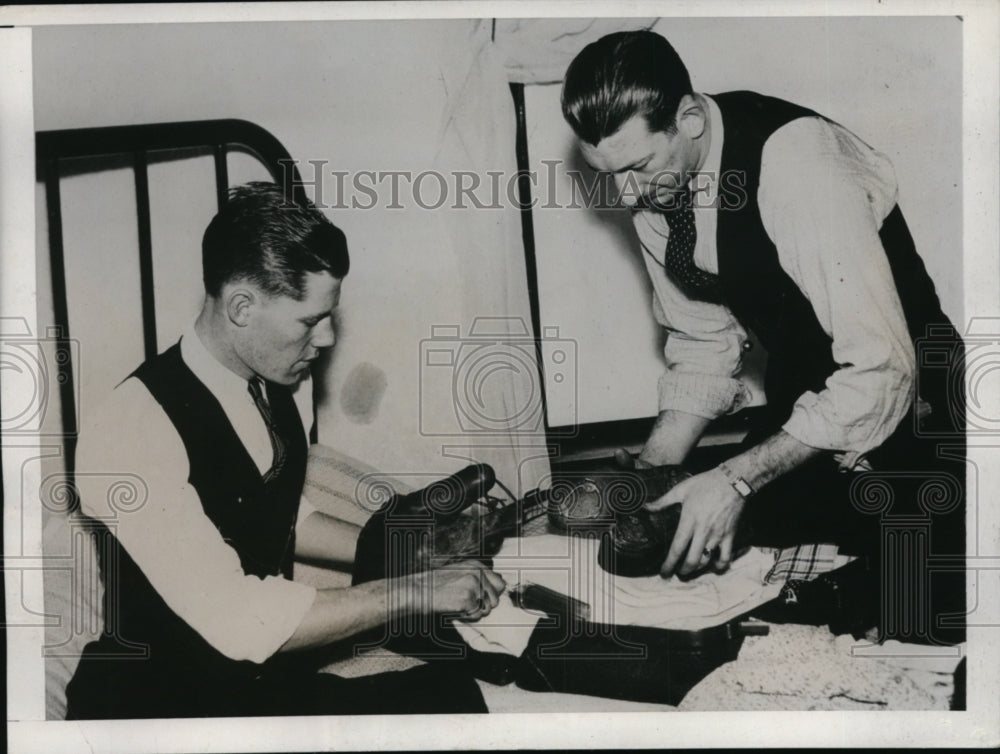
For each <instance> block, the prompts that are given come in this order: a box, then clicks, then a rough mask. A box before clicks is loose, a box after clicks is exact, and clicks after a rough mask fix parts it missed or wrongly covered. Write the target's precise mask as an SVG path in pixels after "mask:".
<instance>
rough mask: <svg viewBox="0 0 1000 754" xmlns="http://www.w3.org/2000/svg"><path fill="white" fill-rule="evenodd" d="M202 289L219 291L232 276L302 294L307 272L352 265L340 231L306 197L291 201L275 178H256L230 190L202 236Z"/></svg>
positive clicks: (340, 273) (341, 271) (337, 273)
mask: <svg viewBox="0 0 1000 754" xmlns="http://www.w3.org/2000/svg"><path fill="white" fill-rule="evenodd" d="M201 261H202V274H203V279H204V282H205V292H206V293H208V295H210V296H215V297H217V296H219V295H220V293H221V292H222V287H223V286H224V285H225V284H226V283H228V282H230V281H234V280H246V281H248V282H251V283H253V284H255V285H257V286H258V287H260V288H261V289H262V290H264V291H265V292H266V293H267V294H269V295H271V296H291V297H292V298H294V299H296V300H297V301H301V300H302V297H303V296H304V295H305V275H306V273H309V272H328V273H330V275H332V276H333V277H335V278H337V279H338V280H339V279H342V278H344V277H345V276H346V275H347V271H348V269H350V265H351V262H350V257H349V256H348V253H347V239H346V238H345V237H344V234H343V232H342V231H341V230H340V228H338V227H337V226H335V225H334V224H333V223H331V222H330V221H329V220H328V219H327V218H326V216H325V215H324V214H323V213H322V212H320V211H319V210H318V209H317V208H316V206H315V205H314V204H313V203H312V202H310V201H309V200H308V199H305V198H303V199H301V200H297V201H292V200H291V199H289V198H287V197H286V195H285V192H284V191H282V189H281V187H280V186H278V185H277V184H274V183H266V182H262V181H254V182H252V183H247V184H245V185H243V186H237V187H235V188H231V189H230V190H229V200H228V201H227V202H226V204H225V205H223V207H222V209H220V210H219V213H218V214H217V215H216V216H215V217H214V218H212V222H210V223H209V225H208V228H206V230H205V235H204V237H203V238H202V242H201Z"/></svg>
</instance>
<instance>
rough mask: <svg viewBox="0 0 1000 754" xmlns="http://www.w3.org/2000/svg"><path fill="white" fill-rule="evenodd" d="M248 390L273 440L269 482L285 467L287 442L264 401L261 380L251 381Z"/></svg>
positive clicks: (266, 478) (265, 478)
mask: <svg viewBox="0 0 1000 754" xmlns="http://www.w3.org/2000/svg"><path fill="white" fill-rule="evenodd" d="M248 388H249V390H250V397H251V398H253V402H254V405H255V406H257V410H258V411H260V415H261V418H263V419H264V424H266V425H267V434H268V435H269V436H270V438H271V450H273V451H274V454H273V458H272V461H271V468H270V469H269V470H268V471H267V473H266V474H264V481H265V482H268V481H270V480H271V479H273V478H274V477H276V476H277V475H278V474H279V473H281V469H282V467H284V465H285V460H286V458H287V455H288V453H287V450H286V448H285V441H284V440H282V439H281V435H280V434H278V428H277V426H276V425H275V423H274V416H273V415H272V414H271V407H270V406H269V405H268V403H267V401H265V400H264V392H263V391H262V390H261V388H260V380H259V379H257V378H256V377H255V378H254V379H252V380H250V381H249V383H248Z"/></svg>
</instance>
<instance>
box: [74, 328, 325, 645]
mask: <svg viewBox="0 0 1000 754" xmlns="http://www.w3.org/2000/svg"><path fill="white" fill-rule="evenodd" d="M181 357H182V358H183V360H184V363H185V364H186V365H187V366H188V368H190V369H191V371H192V372H193V373H194V375H195V376H196V377H197V378H198V379H199V380H200V381H201V382H202V383H203V384H204V385H205V386H206V387H207V388H208V389H209V391H210V392H211V393H212V395H214V396H215V397H216V398H217V399H218V401H219V403H220V404H221V405H222V409H223V411H224V412H225V414H226V417H227V418H228V419H229V421H230V422H231V423H232V425H233V428H234V429H235V430H236V434H237V435H238V436H239V438H240V439H241V440H242V442H243V444H244V445H245V447H246V449H247V451H248V452H249V454H250V456H251V457H252V458H253V460H254V463H256V464H257V468H258V469H259V470H260V471H261V473H262V474H263V473H264V472H266V471H267V470H268V468H270V466H271V461H272V458H273V450H272V447H271V441H270V436H269V435H268V431H267V426H266V425H265V423H264V419H263V418H262V417H261V415H260V412H259V411H258V410H257V407H256V406H255V405H254V402H253V399H252V397H251V396H250V393H249V391H248V389H247V381H246V380H245V379H243V378H242V377H240V376H239V375H237V374H235V373H233V372H231V371H230V370H228V369H227V368H226V367H224V366H223V365H222V364H220V363H219V362H218V361H216V359H215V358H214V357H213V356H212V355H211V354H210V353H209V352H208V350H207V349H206V348H205V346H204V345H203V344H202V342H201V340H200V339H199V338H198V335H197V334H196V333H195V331H194V328H193V327H190V328H188V330H187V331H186V332H185V334H184V336H183V337H182V339H181ZM294 397H295V403H296V406H297V408H298V410H299V413H300V415H301V417H302V422H303V427H309V426H311V424H312V386H311V384H310V382H309V381H308V379H307V380H305V381H304V382H303V383H300V384H299V386H298V389H297V390H296V392H295V396H294ZM96 416H97V418H96V419H95V420H94V421H93V423H92V424H91V425H90V426H88V427H85V428H84V431H83V433H81V437H80V446H79V450H78V453H77V485H78V487H79V489H80V495H81V508H82V510H83V512H84V513H86V514H87V515H88V516H91V517H93V518H97V519H100V520H102V521H105V522H106V523H107V525H108V527H109V529H110V530H111V531H112V533H114V535H115V536H116V537H117V538H118V541H119V542H120V543H121V545H122V547H124V548H125V550H126V551H127V552H128V554H129V556H131V558H132V559H133V560H134V561H135V562H136V564H137V565H138V566H139V568H140V569H142V572H143V574H144V575H145V576H146V578H147V579H149V582H150V584H152V586H153V588H154V589H156V591H157V592H158V593H159V595H160V596H161V597H162V598H163V600H164V601H165V602H166V603H167V605H168V606H169V607H170V609H171V610H173V611H174V612H175V613H177V615H178V616H180V617H181V618H182V619H183V620H184V621H185V622H186V623H188V624H189V625H190V626H191V627H192V628H194V629H195V630H196V631H197V632H198V633H199V634H201V636H202V637H203V638H204V639H205V640H206V641H207V642H208V643H209V644H211V645H212V646H213V647H215V648H216V649H217V650H219V651H220V652H221V653H222V654H224V655H225V656H227V657H230V658H232V659H234V660H252V661H254V662H263V661H264V660H266V659H267V658H268V657H270V656H271V655H272V654H273V653H274V652H275V651H277V650H278V649H279V648H280V647H281V645H282V644H284V643H285V641H286V640H287V639H288V638H289V637H290V636H291V635H292V633H294V631H295V629H296V628H297V627H298V625H299V623H300V622H301V621H302V618H303V617H304V616H305V614H306V612H307V611H308V610H309V608H310V607H311V606H312V603H313V600H314V599H315V596H316V590H315V589H314V588H312V587H310V586H306V585H304V584H299V583H296V582H293V581H289V580H288V579H285V578H282V577H280V576H268V577H266V578H263V579H261V578H258V577H256V576H248V575H246V574H245V573H244V572H243V569H242V567H241V566H240V559H239V555H238V554H237V553H236V550H234V549H233V548H232V547H231V546H230V545H229V544H227V543H226V542H225V541H224V540H223V538H222V535H221V534H220V533H219V530H218V529H217V528H216V527H215V525H214V524H213V523H212V521H211V520H210V519H209V518H208V516H207V515H206V514H205V512H204V509H203V508H202V504H201V500H200V498H199V497H198V493H197V492H196V491H195V489H194V487H192V486H191V485H190V484H189V483H188V474H189V468H190V467H189V463H188V457H187V452H186V451H185V449H184V444H183V442H182V441H181V438H180V436H179V435H178V434H177V430H176V429H175V428H174V426H173V424H172V423H171V422H170V420H169V419H168V418H167V415H166V414H165V413H164V412H163V409H162V408H161V407H160V405H159V403H157V402H156V399H155V398H153V396H152V395H151V394H150V393H149V391H148V390H147V389H146V386H145V385H144V384H143V383H142V382H141V381H140V380H138V379H137V378H135V377H132V378H129V379H127V380H125V381H124V382H123V383H122V384H121V385H119V386H118V387H117V388H116V389H115V390H114V392H113V393H112V395H111V397H110V398H109V400H108V401H107V402H106V404H105V406H104V407H103V408H102V410H100V411H99V412H97V413H96ZM123 475H134V476H131V477H127V476H123ZM116 477H117V478H121V479H124V480H126V482H127V483H138V484H139V485H140V486H141V485H143V484H144V485H145V491H144V492H140V496H139V499H140V500H142V499H143V498H144V499H145V502H143V503H142V504H139V503H138V501H137V503H136V505H135V506H130V507H129V508H128V510H116V509H115V508H114V507H112V505H111V504H109V501H108V497H109V492H108V491H109V489H110V488H111V487H112V486H113V485H114V484H115V479H116ZM136 480H141V481H138V482H136ZM301 502H302V504H301V505H300V508H299V517H298V524H299V525H301V523H302V521H303V520H304V519H305V518H306V517H307V516H308V515H309V514H310V513H312V512H313V511H314V510H315V509H314V508H312V507H311V506H309V505H308V504H307V503H306V502H305V500H304V499H303V500H302V501H301ZM126 638H139V637H126Z"/></svg>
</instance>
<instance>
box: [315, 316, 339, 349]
mask: <svg viewBox="0 0 1000 754" xmlns="http://www.w3.org/2000/svg"><path fill="white" fill-rule="evenodd" d="M336 342H337V333H336V331H335V330H334V328H333V317H327V318H326V319H324V320H323V321H322V322H320V323H319V324H318V325H316V329H314V330H313V334H312V344H313V346H314V347H315V348H330V347H331V346H332V345H333V344H334V343H336Z"/></svg>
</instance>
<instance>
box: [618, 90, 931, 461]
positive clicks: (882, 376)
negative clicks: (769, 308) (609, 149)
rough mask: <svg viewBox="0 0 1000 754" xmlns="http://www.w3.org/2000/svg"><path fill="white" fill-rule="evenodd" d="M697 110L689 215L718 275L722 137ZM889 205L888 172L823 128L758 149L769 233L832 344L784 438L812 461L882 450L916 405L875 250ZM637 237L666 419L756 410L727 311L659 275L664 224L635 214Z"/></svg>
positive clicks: (701, 254) (701, 263) (698, 257)
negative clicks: (662, 337) (662, 340)
mask: <svg viewBox="0 0 1000 754" xmlns="http://www.w3.org/2000/svg"><path fill="white" fill-rule="evenodd" d="M705 99H706V100H707V102H708V115H709V122H710V127H711V143H710V145H709V151H708V154H707V156H706V161H705V164H704V165H703V166H702V170H701V171H700V174H699V175H697V176H696V177H695V178H694V179H693V180H692V190H693V191H697V192H704V193H703V194H702V195H700V196H699V195H698V194H696V195H695V201H694V204H695V210H694V214H695V226H696V229H697V242H696V245H695V253H694V262H695V265H696V266H698V267H700V268H701V269H703V270H705V271H707V272H711V273H718V251H717V247H716V224H717V199H718V193H719V186H718V177H719V174H720V168H721V159H722V143H723V139H724V138H725V135H724V133H723V123H722V114H721V113H720V111H719V107H718V105H717V104H716V103H715V102H714V101H713V100H712V98H711V97H707V96H706V97H705ZM896 194H897V187H896V179H895V174H894V171H893V168H892V165H891V164H890V162H889V160H888V159H887V158H886V157H885V156H884V155H882V154H881V153H879V152H877V151H875V150H874V149H872V148H871V147H869V146H868V145H867V144H865V143H864V142H862V141H861V140H860V139H858V138H857V137H856V136H854V135H853V134H852V133H850V132H849V131H847V130H846V129H844V128H842V127H841V126H838V125H836V124H834V123H831V122H829V121H827V120H825V119H823V118H819V117H809V118H799V119H797V120H794V121H792V122H791V123H788V124H786V125H785V126H783V127H781V128H779V129H778V130H777V131H775V133H774V134H773V135H772V136H771V138H770V139H769V140H768V141H767V143H766V144H765V147H764V152H763V156H762V163H761V176H760V188H759V192H758V203H759V206H760V213H761V219H762V220H763V224H764V228H765V230H766V231H767V234H768V236H769V237H770V238H771V241H772V242H773V243H774V244H775V246H776V247H777V251H778V259H779V262H780V264H781V266H782V269H784V271H785V272H786V273H788V275H789V276H790V277H791V278H792V280H793V281H794V282H795V284H796V285H798V286H799V288H800V289H801V290H802V292H803V293H804V294H805V296H806V298H807V299H809V301H810V303H811V304H812V307H813V309H814V310H815V312H816V317H817V319H818V321H819V324H820V326H821V327H822V328H823V330H824V331H825V332H826V333H827V334H828V335H829V336H830V337H831V338H832V339H833V358H834V360H835V361H836V362H837V364H838V365H839V368H838V369H837V371H835V372H834V374H833V375H831V376H830V378H829V379H827V381H826V385H825V388H824V389H823V390H821V391H819V392H806V393H804V394H803V395H802V396H801V397H800V398H799V399H798V401H797V402H796V404H795V406H794V409H793V411H792V414H791V416H790V418H789V419H788V421H787V423H786V424H785V425H784V429H785V431H786V432H788V433H789V434H790V435H792V436H793V437H795V438H796V439H798V440H799V441H800V442H802V443H804V444H806V445H809V446H811V447H815V448H821V449H825V450H835V451H846V456H845V464H846V465H852V464H853V463H854V461H855V460H856V459H857V458H858V456H859V455H860V454H861V453H864V452H867V451H869V450H871V449H873V448H875V447H877V446H879V445H880V444H881V443H882V442H884V441H885V440H886V439H887V438H888V436H889V435H890V434H891V433H892V431H893V430H894V429H895V428H896V426H897V424H898V423H899V421H900V420H901V419H902V417H903V416H904V415H905V414H906V412H907V410H908V408H909V406H910V405H911V403H912V401H913V384H914V372H915V359H914V353H913V344H912V341H911V340H910V337H909V332H908V330H907V326H906V319H905V317H904V315H903V309H902V305H901V303H900V301H899V295H898V293H897V291H896V287H895V284H894V283H893V279H892V272H891V270H890V268H889V263H888V260H887V258H886V254H885V251H884V249H883V247H882V244H881V241H880V239H879V236H878V231H879V228H880V227H881V225H882V222H883V221H884V219H885V218H886V216H887V215H888V214H889V212H890V211H891V210H892V208H893V207H894V206H895V204H896ZM633 223H634V225H635V228H636V231H637V233H638V235H639V241H640V243H641V244H642V245H643V247H644V250H645V251H646V252H648V253H645V254H643V258H644V259H645V261H646V268H647V270H648V272H649V276H650V279H651V280H652V283H653V312H654V316H655V318H656V320H657V322H659V323H660V324H661V325H662V326H663V327H665V328H666V329H667V331H668V336H667V341H666V345H665V346H664V355H665V357H666V362H667V370H666V372H665V373H664V375H663V376H662V377H661V379H660V383H659V408H660V410H661V411H663V410H666V409H675V410H679V411H683V412H686V413H690V414H695V415H698V416H703V417H706V418H715V417H717V416H720V415H722V414H725V413H730V412H734V411H737V410H738V409H740V408H742V407H743V406H744V405H746V404H747V402H748V401H749V399H750V398H751V396H750V393H749V387H748V386H747V385H745V384H744V383H743V382H742V381H741V380H740V379H739V375H740V367H741V356H742V353H743V345H744V343H745V342H746V341H747V334H746V331H745V330H744V329H743V327H742V326H741V325H740V323H739V322H738V321H737V320H736V319H735V317H734V316H733V314H732V312H731V311H730V310H729V309H728V308H726V307H725V306H722V305H718V304H712V303H706V302H703V301H696V300H692V299H690V298H688V297H687V296H686V295H685V294H684V292H683V291H682V290H681V289H680V288H679V287H678V286H677V285H675V284H674V283H673V281H671V279H670V278H669V277H668V275H667V273H666V271H665V270H664V269H663V268H662V267H661V266H660V265H659V264H657V262H655V261H654V260H653V259H651V258H650V255H652V256H654V257H656V258H657V259H660V260H661V261H662V258H663V254H664V251H665V249H666V243H667V237H668V236H669V233H670V231H669V229H668V228H667V223H666V220H665V219H664V217H663V216H662V214H660V213H657V212H650V211H640V212H636V213H635V214H634V216H633ZM747 284H748V285H753V281H748V282H747ZM761 295H762V296H766V295H768V292H767V291H761Z"/></svg>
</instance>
